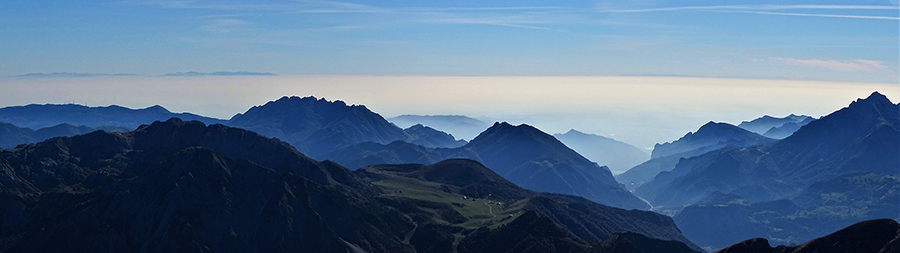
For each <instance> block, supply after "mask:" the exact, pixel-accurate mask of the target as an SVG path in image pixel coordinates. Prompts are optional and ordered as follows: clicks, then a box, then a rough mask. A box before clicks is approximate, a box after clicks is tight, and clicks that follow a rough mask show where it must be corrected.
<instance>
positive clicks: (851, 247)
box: [716, 219, 900, 253]
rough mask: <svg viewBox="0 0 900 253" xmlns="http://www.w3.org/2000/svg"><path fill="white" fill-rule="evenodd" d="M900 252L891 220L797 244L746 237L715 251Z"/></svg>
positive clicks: (899, 236) (899, 227)
mask: <svg viewBox="0 0 900 253" xmlns="http://www.w3.org/2000/svg"><path fill="white" fill-rule="evenodd" d="M745 252H746V253H788V252H790V253H815V252H881V253H888V252H900V224H898V223H897V221H895V220H891V219H877V220H867V221H861V222H859V223H856V224H853V225H851V226H848V227H846V228H844V229H841V230H838V231H837V232H834V233H831V234H829V235H827V236H823V237H821V238H816V239H813V240H810V241H808V242H806V243H803V244H800V245H797V246H784V245H782V246H778V247H775V248H772V246H771V245H769V242H768V241H767V240H766V239H765V238H754V239H749V240H746V241H743V242H740V243H737V244H734V245H731V246H728V247H727V248H724V249H722V250H719V251H716V253H745Z"/></svg>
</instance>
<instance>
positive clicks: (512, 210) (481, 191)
mask: <svg viewBox="0 0 900 253" xmlns="http://www.w3.org/2000/svg"><path fill="white" fill-rule="evenodd" d="M168 117H177V118H189V119H195V120H198V121H182V120H179V119H171V120H168V121H165V122H155V123H152V124H150V122H153V121H154V120H159V121H161V120H165V119H168ZM429 117H433V118H439V119H441V120H444V121H448V122H452V121H454V120H457V121H466V120H467V119H470V118H465V117H463V116H453V117H446V118H444V117H443V116H429ZM429 117H425V118H429ZM459 117H461V118H459ZM419 119H421V118H419ZM2 120H8V121H10V123H11V124H10V123H0V148H4V149H0V252H20V251H61V250H67V251H71V250H76V251H101V250H104V251H129V250H135V249H137V250H142V251H147V250H150V251H161V250H167V251H188V250H190V251H342V252H346V251H354V252H359V251H367V252H372V251H374V252H383V251H390V252H413V251H420V252H421V251H429V252H431V251H438V252H440V251H447V252H450V251H455V252H496V251H504V252H519V251H526V252H528V251H532V252H554V251H566V252H572V251H578V252H659V251H666V252H694V251H699V250H700V248H699V247H698V246H697V245H700V246H703V248H704V249H705V250H716V249H722V248H725V247H729V245H731V244H734V243H736V242H741V241H743V240H746V239H748V238H756V237H765V238H768V239H767V240H763V239H753V240H749V241H745V242H743V243H741V244H739V245H744V246H748V245H749V246H750V247H751V248H753V249H761V250H766V251H769V250H770V249H771V250H775V251H772V252H787V251H797V252H805V250H808V249H821V245H823V244H821V242H822V240H819V243H818V244H817V243H811V242H812V241H810V240H813V239H814V238H816V237H823V236H826V235H825V234H824V233H825V232H826V231H835V230H838V229H840V228H842V227H846V226H849V225H851V224H854V223H856V222H859V221H862V220H869V219H883V218H888V219H900V206H898V205H897V199H898V198H900V196H898V192H900V159H897V157H900V147H898V146H900V104H893V103H891V101H889V100H888V99H887V98H886V97H885V96H883V95H881V94H879V93H877V92H876V93H873V94H872V95H870V96H869V97H867V98H865V99H859V100H857V101H855V102H853V103H851V104H850V105H849V106H848V107H846V108H843V109H841V110H838V111H835V112H834V113H832V114H829V115H827V116H824V117H822V118H820V119H813V118H811V117H808V116H796V115H791V116H788V117H785V118H781V119H779V118H774V117H771V116H764V117H762V118H760V119H757V120H754V121H749V122H744V123H747V124H744V123H742V124H741V125H742V126H741V127H736V126H733V125H729V124H725V123H715V122H709V123H707V124H705V125H703V126H702V127H700V128H699V129H698V130H697V131H695V132H692V133H688V134H686V135H685V136H684V137H682V138H680V139H679V140H676V141H673V142H669V143H663V144H658V145H657V146H656V147H655V148H654V150H653V153H652V155H650V157H652V158H653V159H650V160H647V161H645V162H643V163H641V164H638V165H636V166H634V167H632V168H631V169H630V170H628V171H627V172H625V173H623V174H620V175H617V176H616V177H613V176H612V173H611V171H610V170H609V168H607V167H605V166H600V165H601V164H604V163H610V164H615V163H614V162H611V161H610V160H601V159H599V158H603V157H604V156H602V155H601V154H610V153H615V152H620V153H616V154H617V155H615V156H617V157H620V158H623V157H624V156H626V155H625V154H628V153H633V152H631V151H634V150H632V148H633V147H629V146H627V144H624V143H616V142H615V141H614V140H611V139H608V138H603V137H600V136H596V135H590V134H584V133H580V132H577V131H574V130H572V131H570V132H568V133H566V134H560V135H557V136H556V137H554V136H551V135H548V134H546V133H544V132H542V131H540V130H539V129H537V128H534V127H532V126H529V125H525V124H522V125H518V126H514V125H511V124H508V123H499V122H498V123H494V124H493V125H492V126H484V127H483V128H482V130H483V131H480V132H479V134H478V135H477V136H476V137H475V138H472V139H471V141H469V142H466V141H464V140H458V139H456V138H455V136H454V135H451V134H448V133H446V132H442V131H441V130H438V129H440V128H439V127H435V128H432V126H430V125H428V124H424V123H422V124H412V125H409V127H407V128H406V129H402V128H400V127H398V126H397V125H396V124H394V123H391V122H388V121H387V120H385V119H384V118H382V117H381V116H380V115H378V114H377V113H374V112H372V111H370V110H369V109H367V108H366V107H365V106H362V105H348V104H346V103H344V102H342V101H339V100H336V101H328V100H325V99H319V98H315V97H305V98H300V97H283V98H281V99H278V100H276V101H271V102H269V103H266V104H265V105H260V106H256V107H253V108H251V109H250V110H248V111H247V112H245V113H242V114H238V115H235V116H234V117H232V119H230V120H219V119H213V118H207V117H202V116H198V115H194V114H190V113H180V114H179V113H172V112H170V111H168V110H166V109H165V108H162V107H160V106H153V107H149V108H145V109H137V110H133V109H128V108H124V107H119V106H108V107H85V106H80V105H28V106H18V107H7V108H0V121H2ZM142 124H143V125H142ZM485 125H486V124H485ZM236 127H240V128H246V129H250V131H248V130H243V129H239V128H236ZM754 127H755V128H754ZM766 127H768V129H765V128H766ZM436 128H437V129H436ZM744 128H754V129H756V130H757V131H763V130H760V129H764V132H762V133H761V134H762V135H761V134H760V133H759V132H756V133H754V132H751V131H748V130H746V129H744ZM32 129H38V130H32ZM132 129H135V130H132ZM96 130H104V131H96ZM129 130H131V131H129ZM442 130H443V129H442ZM255 132H256V133H255ZM260 134H262V135H260ZM776 134H778V135H776ZM781 135H784V136H781ZM56 136H68V137H60V138H54V137H56ZM267 137H268V138H267ZM272 137H274V139H270V138H272ZM35 142H39V143H35ZM26 143H33V144H26ZM567 144H568V145H571V147H572V148H570V146H567ZM582 144H584V145H585V146H586V147H581V146H580V145H582ZM620 144H624V145H620ZM616 145H618V146H616ZM612 146H616V147H615V148H609V147H612ZM575 147H578V148H575ZM573 148H575V149H573ZM604 148H605V150H604ZM582 150H603V151H602V153H601V152H599V151H598V152H593V151H582ZM576 151H581V152H583V153H590V154H591V156H593V155H597V157H599V158H597V159H594V161H600V162H601V163H600V164H598V163H594V162H592V161H591V160H589V159H587V158H585V156H582V155H581V154H579V152H576ZM638 151H640V150H638ZM307 155H309V156H307ZM644 155H645V156H647V154H646V153H644ZM317 159H320V160H324V161H321V162H319V161H317ZM644 159H646V158H644ZM634 160H637V159H634ZM332 161H334V162H332ZM632 162H634V161H632ZM344 166H347V167H349V168H354V169H356V168H360V169H358V170H356V171H351V170H348V169H346V168H345V167H344ZM618 166H623V167H624V166H625V165H618ZM617 180H618V181H617ZM619 182H625V183H626V185H623V184H620V183H619ZM523 188H524V189H523ZM526 189H527V190H526ZM628 189H633V190H634V194H633V193H631V192H629V191H628ZM564 194H567V195H564ZM635 194H636V195H637V196H641V197H643V198H644V199H647V200H649V203H652V204H653V210H654V211H657V212H660V213H665V214H669V215H671V216H672V218H668V217H666V216H662V215H658V214H653V213H649V212H644V211H638V210H631V211H625V210H622V209H618V208H625V209H641V210H646V209H648V208H650V205H649V203H647V202H644V201H643V200H642V199H641V198H638V197H637V196H635ZM570 195H574V196H570ZM608 206H612V207H608ZM251 207H252V208H251ZM675 224H677V227H676V226H675ZM313 231H315V232H313ZM682 232H683V235H682ZM839 232H840V231H839ZM823 238H824V237H823ZM840 238H843V239H834V238H831V239H828V240H825V241H828V242H830V243H832V242H842V243H847V242H850V243H853V242H856V241H859V240H860V239H854V238H853V237H840ZM46 241H54V242H57V241H58V242H59V243H58V244H53V245H48V244H45V243H44V244H42V243H40V242H46ZM761 241H765V242H766V243H765V246H766V247H762V245H763V244H762V243H760V242H761ZM805 241H810V242H808V243H806V244H810V245H813V246H815V245H820V246H815V247H805V246H803V245H806V244H803V245H799V244H801V243H803V242H805ZM84 242H89V243H84ZM299 242H306V243H299ZM692 242H693V243H692ZM768 242H773V243H777V244H783V245H799V246H780V247H776V248H771V247H770V246H768ZM694 243H696V245H695V244H694ZM741 247H743V246H741ZM741 247H737V248H735V247H729V250H736V249H742V248H741ZM895 248H896V247H895ZM884 249H891V248H890V247H884ZM728 252H736V251H728Z"/></svg>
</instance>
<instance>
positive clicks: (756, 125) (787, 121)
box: [738, 114, 816, 139]
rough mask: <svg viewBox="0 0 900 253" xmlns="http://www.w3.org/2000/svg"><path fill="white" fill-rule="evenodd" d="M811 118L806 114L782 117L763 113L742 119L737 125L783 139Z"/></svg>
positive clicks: (811, 119) (811, 118)
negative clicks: (760, 115) (757, 116)
mask: <svg viewBox="0 0 900 253" xmlns="http://www.w3.org/2000/svg"><path fill="white" fill-rule="evenodd" d="M813 120H816V119H815V118H813V117H810V116H806V115H794V114H791V115H788V116H785V117H784V118H775V117H772V116H769V115H764V116H762V117H759V118H756V119H754V120H751V121H743V122H741V124H739V125H738V127H740V128H743V129H747V131H751V132H754V133H758V134H761V135H763V136H766V137H769V138H774V139H784V138H785V137H788V136H790V135H791V134H792V133H794V132H795V131H797V130H798V129H800V127H802V126H804V125H806V124H809V122H811V121H813Z"/></svg>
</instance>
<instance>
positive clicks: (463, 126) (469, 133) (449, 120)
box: [388, 115, 491, 140]
mask: <svg viewBox="0 0 900 253" xmlns="http://www.w3.org/2000/svg"><path fill="white" fill-rule="evenodd" d="M388 121H390V122H392V123H394V124H396V125H397V126H400V127H410V126H413V125H416V124H422V125H424V126H429V127H432V128H435V129H440V130H441V131H445V132H447V133H450V134H452V135H453V136H456V137H458V138H462V139H464V140H472V139H473V138H475V137H476V136H478V134H480V133H481V132H482V131H484V130H485V129H487V128H488V127H490V126H491V125H490V124H488V123H486V122H484V121H481V120H478V119H474V118H470V117H466V116H462V115H400V116H397V117H393V118H390V119H388Z"/></svg>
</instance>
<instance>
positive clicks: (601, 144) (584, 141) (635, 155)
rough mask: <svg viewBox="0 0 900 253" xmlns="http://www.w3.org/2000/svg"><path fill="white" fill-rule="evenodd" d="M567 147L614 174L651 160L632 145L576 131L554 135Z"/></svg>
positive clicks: (645, 153)
mask: <svg viewBox="0 0 900 253" xmlns="http://www.w3.org/2000/svg"><path fill="white" fill-rule="evenodd" d="M553 137H556V139H558V140H559V141H561V142H562V143H563V144H565V145H566V146H568V147H570V148H572V149H573V150H575V151H576V152H578V153H579V154H581V155H583V156H584V157H585V158H587V159H589V160H591V161H593V162H596V163H597V164H600V165H606V166H607V167H609V169H610V171H612V172H613V174H619V173H622V172H625V171H626V170H628V169H630V168H631V167H634V166H635V165H638V164H641V163H643V162H645V161H647V160H649V159H650V155H649V154H647V152H644V151H642V150H641V149H640V148H638V147H635V146H632V145H631V144H628V143H624V142H620V141H617V140H613V139H610V138H606V137H603V136H599V135H594V134H586V133H582V132H579V131H576V130H575V129H572V130H569V131H568V132H566V133H565V134H554V135H553Z"/></svg>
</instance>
